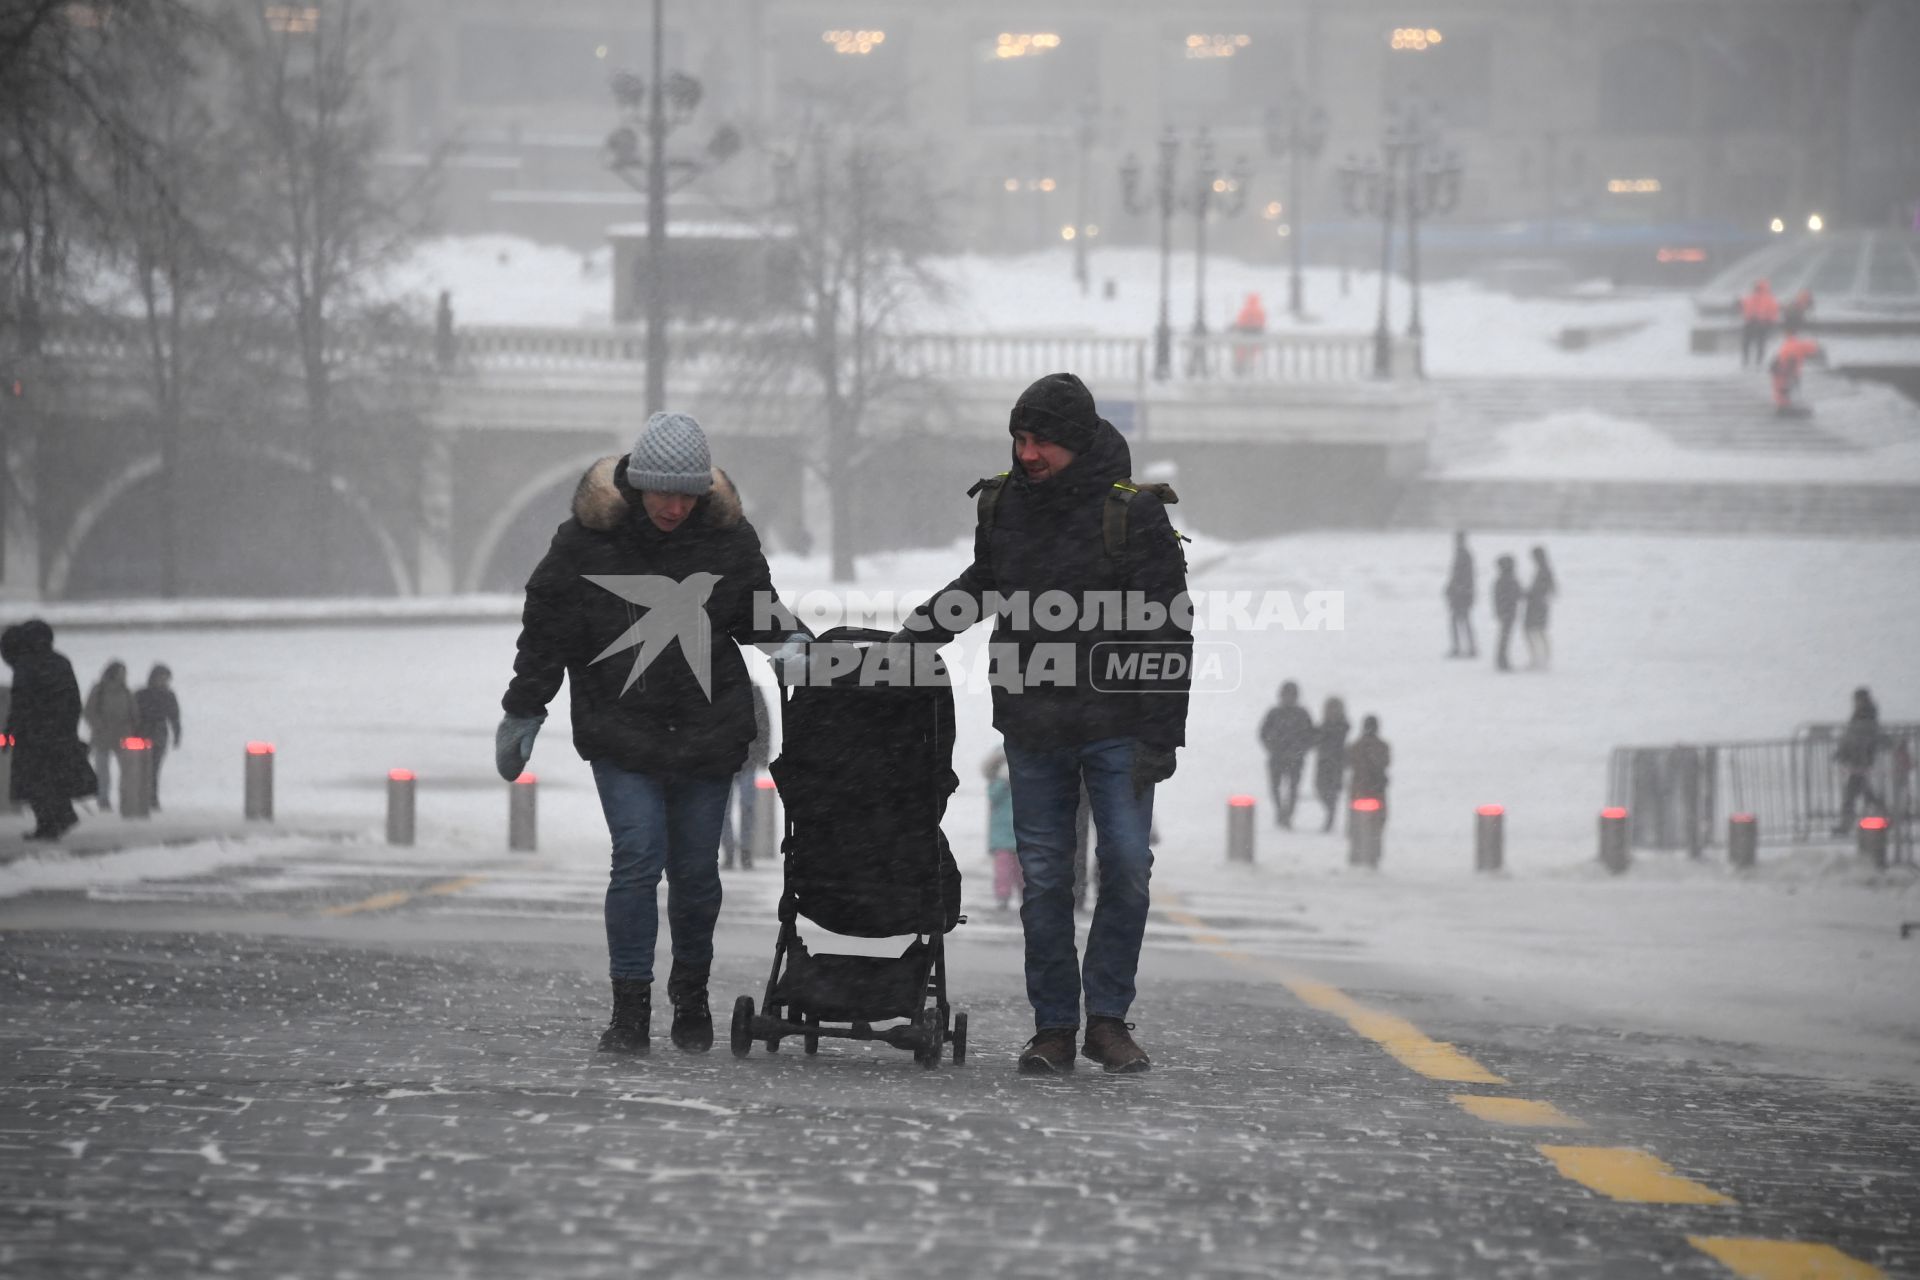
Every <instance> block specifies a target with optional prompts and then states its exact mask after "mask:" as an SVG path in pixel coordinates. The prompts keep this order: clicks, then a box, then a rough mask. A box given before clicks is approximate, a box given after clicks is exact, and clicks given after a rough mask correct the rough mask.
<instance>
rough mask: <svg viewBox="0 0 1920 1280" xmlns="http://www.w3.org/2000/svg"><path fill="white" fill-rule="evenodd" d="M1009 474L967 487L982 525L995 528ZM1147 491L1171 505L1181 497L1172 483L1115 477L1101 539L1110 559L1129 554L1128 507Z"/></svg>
mask: <svg viewBox="0 0 1920 1280" xmlns="http://www.w3.org/2000/svg"><path fill="white" fill-rule="evenodd" d="M1008 474H1009V473H1008V472H1005V471H1002V472H1001V473H1000V474H999V475H997V476H986V477H983V478H982V479H980V480H977V481H975V482H974V485H973V488H971V489H969V490H967V496H968V497H969V498H973V499H974V501H975V503H976V510H977V511H978V518H979V525H980V528H982V529H991V528H993V514H994V512H995V510H997V509H998V508H999V506H1000V494H1001V492H1002V491H1003V490H1005V489H1006V487H1007V476H1008ZM1143 493H1150V494H1152V495H1153V496H1154V497H1156V498H1158V499H1160V502H1161V504H1162V505H1163V506H1169V507H1170V506H1172V505H1173V504H1174V503H1176V502H1178V501H1180V497H1179V495H1178V494H1176V493H1175V492H1174V491H1173V486H1172V485H1170V484H1141V485H1136V484H1134V483H1133V482H1132V481H1130V480H1116V481H1114V484H1113V487H1112V488H1111V489H1109V490H1107V501H1106V505H1105V506H1104V507H1103V508H1102V510H1101V513H1100V541H1101V543H1102V545H1103V546H1104V547H1105V548H1106V552H1107V558H1108V559H1110V560H1118V559H1120V558H1122V557H1123V556H1125V555H1126V552H1127V511H1128V509H1129V508H1130V507H1132V505H1133V500H1134V499H1135V498H1137V497H1139V496H1140V495H1141V494H1143ZM976 495H977V496H976ZM1173 536H1174V539H1175V541H1178V542H1186V541H1188V539H1187V538H1186V537H1185V536H1183V535H1182V534H1181V533H1180V531H1179V530H1178V529H1176V530H1174V532H1173Z"/></svg>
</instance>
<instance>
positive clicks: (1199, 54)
mask: <svg viewBox="0 0 1920 1280" xmlns="http://www.w3.org/2000/svg"><path fill="white" fill-rule="evenodd" d="M1252 43H1253V37H1252V36H1250V35H1246V34H1244V33H1243V34H1238V35H1206V34H1204V33H1196V34H1194V35H1190V36H1188V37H1187V56H1188V57H1189V58H1231V57H1232V56H1233V55H1234V54H1236V53H1238V52H1240V51H1241V50H1242V49H1244V48H1246V47H1247V46H1248V45H1250V44H1252Z"/></svg>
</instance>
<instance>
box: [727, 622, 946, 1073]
mask: <svg viewBox="0 0 1920 1280" xmlns="http://www.w3.org/2000/svg"><path fill="white" fill-rule="evenodd" d="M885 639H887V633H886V632H883V631H869V630H864V629H860V628H854V627H842V628H839V629H837V630H834V631H829V632H828V633H827V634H826V635H824V636H822V637H821V638H820V640H819V641H818V642H817V643H816V644H815V646H814V649H813V657H814V659H815V660H818V659H819V658H820V657H821V656H822V655H823V654H824V653H825V652H826V651H828V650H829V649H831V648H832V647H834V646H840V653H841V654H842V655H843V656H848V657H852V656H858V655H864V654H865V652H866V649H867V646H869V645H871V644H874V643H877V642H880V641H884V640H885ZM938 676H939V680H938V683H937V684H932V685H923V686H919V687H912V686H909V685H907V684H905V683H902V684H900V685H897V686H885V685H863V684H862V683H861V678H860V672H859V670H858V669H854V670H851V671H848V672H847V673H845V674H843V675H839V676H836V677H835V679H834V680H833V682H832V683H831V684H819V685H815V684H808V685H806V686H803V687H799V688H793V689H789V690H787V691H786V692H785V694H784V696H783V697H782V699H781V704H782V705H781V718H782V735H781V748H780V758H779V759H778V760H775V761H774V762H773V764H772V766H771V768H772V772H773V778H774V781H775V783H776V784H777V785H778V786H779V788H780V799H781V803H782V804H783V805H784V807H785V809H786V823H785V829H784V834H783V838H782V840H781V844H780V851H781V873H782V882H781V892H780V936H779V941H778V942H776V943H775V944H774V951H773V971H772V973H771V974H770V975H769V976H768V978H767V990H766V998H765V1000H764V1001H763V1003H762V1004H761V1007H760V1009H759V1010H758V1012H756V1011H755V1009H754V1004H753V997H752V996H741V997H740V998H739V999H738V1000H736V1001H735V1002H734V1006H733V1026H732V1044H733V1053H734V1056H735V1057H738V1058H744V1057H746V1056H747V1054H748V1053H749V1052H751V1051H752V1049H753V1042H754V1041H756V1040H760V1041H764V1042H765V1043H766V1046H767V1052H769V1053H774V1052H777V1051H778V1050H779V1048H780V1041H781V1040H782V1039H783V1038H784V1037H787V1036H799V1037H801V1038H802V1040H803V1042H804V1043H805V1045H806V1051H807V1052H808V1053H815V1052H817V1051H818V1050H819V1048H820V1037H821V1036H837V1037H840V1038H843V1039H848V1040H884V1041H886V1043H888V1044H890V1045H892V1046H893V1047H894V1048H896V1049H911V1050H913V1056H914V1059H915V1060H916V1061H918V1062H919V1063H920V1064H921V1065H922V1066H923V1067H926V1068H928V1069H929V1070H931V1069H933V1068H935V1067H937V1066H939V1065H940V1057H941V1052H942V1046H943V1045H944V1044H946V1043H949V1042H951V1043H952V1045H953V1060H954V1062H955V1063H956V1064H957V1063H962V1062H965V1061H966V1058H967V1015H966V1014H965V1013H964V1012H960V1013H954V1012H952V1011H951V1010H950V1008H949V1006H948V1004H947V959H946V934H947V932H948V931H949V930H951V929H952V928H953V927H954V926H955V925H956V924H959V923H960V922H961V920H962V916H961V915H960V869H959V868H958V867H957V866H955V865H954V861H953V853H952V851H951V850H949V849H948V848H947V839H946V836H945V835H944V834H943V833H942V832H941V830H940V818H941V816H942V814H943V813H945V811H946V807H947V797H948V796H950V795H952V794H953V792H954V790H955V788H957V787H958V786H959V785H960V780H959V779H958V778H956V777H955V776H954V773H953V689H952V687H951V686H950V685H949V684H948V683H947V678H946V671H945V668H944V667H939V668H938ZM801 916H805V917H806V918H807V919H809V920H811V921H813V922H814V923H815V924H817V925H819V926H820V927H821V928H822V929H826V930H828V931H830V932H833V933H837V934H842V935H845V936H847V937H855V938H891V937H898V936H900V935H903V934H912V935H913V940H912V942H911V943H910V944H909V945H908V946H907V949H906V950H905V951H903V952H901V953H900V955H899V956H898V958H888V957H886V956H850V955H816V954H814V953H812V952H810V951H808V950H807V947H806V944H805V943H804V942H803V941H802V940H801V938H800V929H799V919H800V917H801ZM876 1022H892V1023H893V1024H894V1025H891V1026H886V1027H879V1028H876V1027H875V1026H874V1025H873V1024H874V1023H876Z"/></svg>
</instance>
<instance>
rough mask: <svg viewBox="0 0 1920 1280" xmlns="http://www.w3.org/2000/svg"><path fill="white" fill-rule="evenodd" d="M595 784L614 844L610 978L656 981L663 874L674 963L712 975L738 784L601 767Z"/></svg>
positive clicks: (609, 921) (596, 769)
mask: <svg viewBox="0 0 1920 1280" xmlns="http://www.w3.org/2000/svg"><path fill="white" fill-rule="evenodd" d="M593 781H594V785H595V786H596V787H598V788H599V791H600V810H601V812H603V813H604V814H606V816H607V830H608V831H609V832H610V833H612V836H613V872H612V875H611V876H610V877H609V878H608V881H607V911H606V914H607V957H608V960H609V965H608V971H609V973H610V974H611V975H612V976H613V977H615V978H632V979H637V980H639V981H641V982H651V981H653V947H654V943H655V941H657V940H658V938H659V935H660V916H659V907H658V893H657V891H658V889H659V885H660V875H661V873H662V872H665V873H666V877H667V889H668V893H667V927H668V929H669V930H670V931H671V932H672V935H673V959H674V963H675V964H678V965H680V966H682V967H684V968H688V969H692V970H694V971H696V972H701V973H704V972H706V970H707V969H708V967H709V966H711V965H712V963H713V926H714V922H715V921H716V920H718V919H719V918H720V862H719V850H720V823H721V820H722V819H723V818H725V817H726V812H727V795H728V792H729V791H730V790H731V788H732V785H733V780H732V779H731V778H688V777H680V776H676V775H673V774H651V773H631V772H629V771H627V770H625V769H622V768H620V767H619V766H618V765H615V764H609V763H608V762H607V761H605V760H595V761H594V762H593Z"/></svg>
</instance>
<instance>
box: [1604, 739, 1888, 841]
mask: <svg viewBox="0 0 1920 1280" xmlns="http://www.w3.org/2000/svg"><path fill="white" fill-rule="evenodd" d="M1842 728H1844V726H1840V725H1808V726H1804V727H1802V728H1801V729H1800V730H1799V732H1798V733H1797V734H1796V735H1795V736H1794V737H1793V738H1791V739H1787V740H1783V741H1774V742H1722V743H1707V744H1699V745H1696V744H1680V745H1675V746H1667V747H1618V748H1615V750H1614V751H1613V753H1612V755H1611V756H1610V757H1609V759H1608V762H1607V802H1608V803H1609V804H1613V805H1619V806H1622V807H1624V808H1625V809H1626V810H1627V813H1628V819H1627V823H1628V830H1629V832H1630V834H1631V838H1632V841H1633V844H1634V845H1635V847H1637V848H1642V849H1685V850H1687V851H1689V852H1690V853H1694V854H1698V853H1700V852H1701V851H1702V850H1704V849H1706V848H1708V847H1710V846H1713V845H1717V844H1719V843H1720V842H1721V840H1722V839H1723V837H1724V835H1725V829H1726V821H1727V818H1728V817H1729V816H1731V815H1732V814H1736V813H1741V814H1751V815H1752V816H1753V819H1754V822H1755V825H1756V827H1757V829H1758V831H1757V834H1758V837H1759V841H1760V843H1761V844H1766V845H1812V844H1826V843H1831V842H1833V841H1836V840H1851V839H1853V832H1852V830H1851V829H1850V828H1851V822H1850V819H1857V818H1860V817H1864V816H1867V815H1868V814H1878V815H1879V816H1881V817H1885V818H1887V819H1888V820H1889V823H1890V825H1891V827H1892V832H1893V847H1894V856H1895V859H1896V860H1897V861H1902V862H1911V861H1912V860H1913V857H1914V853H1913V849H1914V835H1915V833H1916V828H1917V827H1920V798H1917V797H1920V788H1917V787H1916V786H1915V777H1914V761H1915V759H1916V758H1920V725H1914V724H1895V725H1882V726H1881V734H1882V743H1881V747H1880V750H1879V751H1878V752H1877V753H1876V755H1875V759H1874V764H1873V768H1872V769H1871V770H1870V771H1869V772H1868V773H1867V775H1866V780H1867V787H1868V790H1869V791H1870V792H1871V793H1872V794H1871V796H1869V797H1863V798H1861V800H1860V803H1858V804H1857V805H1856V806H1855V808H1854V811H1853V812H1852V814H1848V813H1847V812H1846V811H1845V808H1844V800H1845V793H1846V785H1847V771H1846V770H1845V769H1844V768H1842V767H1841V766H1840V765H1839V764H1837V763H1836V762H1835V761H1834V759H1833V753H1834V750H1835V748H1836V747H1837V746H1838V743H1839V736H1840V731H1841V729H1842ZM1876 802H1877V803H1876Z"/></svg>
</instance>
